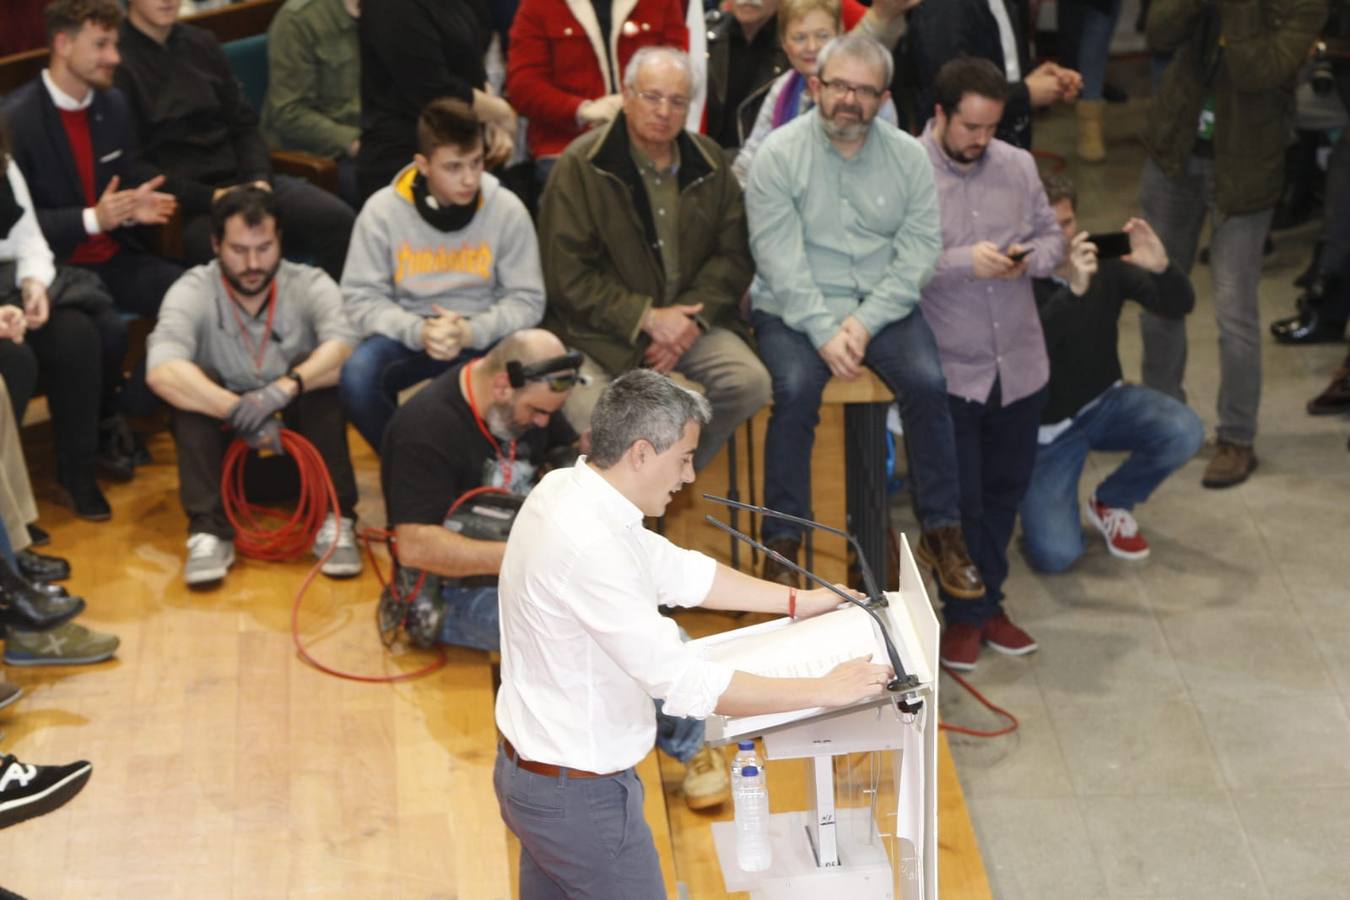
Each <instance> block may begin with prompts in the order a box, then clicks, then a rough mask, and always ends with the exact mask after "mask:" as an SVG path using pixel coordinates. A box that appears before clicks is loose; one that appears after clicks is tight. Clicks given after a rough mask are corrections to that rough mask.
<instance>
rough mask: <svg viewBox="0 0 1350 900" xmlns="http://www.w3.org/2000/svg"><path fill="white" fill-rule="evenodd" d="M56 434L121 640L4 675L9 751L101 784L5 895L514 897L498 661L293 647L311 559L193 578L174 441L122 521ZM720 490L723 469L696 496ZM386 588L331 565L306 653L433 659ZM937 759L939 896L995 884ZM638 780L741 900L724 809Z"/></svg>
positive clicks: (0, 874)
mask: <svg viewBox="0 0 1350 900" xmlns="http://www.w3.org/2000/svg"><path fill="white" fill-rule="evenodd" d="M826 412H827V416H828V414H829V413H830V412H831V411H830V410H827V411H826ZM828 424H829V423H828V421H827V425H828ZM760 428H761V429H762V423H761V424H760ZM48 441H49V437H48V435H47V432H46V429H45V426H38V427H37V428H35V429H34V428H30V429H29V430H28V432H27V434H26V436H25V443H26V446H27V447H28V455H29V463H30V468H31V469H32V470H33V473H34V482H35V486H36V488H37V490H38V494H39V500H40V506H41V513H42V516H41V522H42V524H43V525H44V526H45V527H46V528H47V529H48V530H49V531H50V532H51V533H52V535H53V538H54V540H53V544H52V546H50V547H49V548H47V550H48V551H49V552H53V553H59V554H61V555H64V556H66V557H68V558H69V559H70V560H71V561H72V562H73V563H74V567H75V574H74V576H73V578H72V579H71V581H70V582H69V586H70V587H71V588H72V590H73V591H74V592H76V593H79V594H82V595H84V596H85V597H86V598H87V599H88V601H89V610H88V612H87V613H86V614H85V615H84V616H83V617H82V619H81V621H82V622H83V623H84V624H86V625H88V626H90V627H93V628H97V629H100V630H107V631H112V632H115V633H116V634H118V635H119V636H120V637H121V639H122V647H121V651H120V652H119V654H118V657H117V659H116V660H115V661H112V662H109V663H105V664H102V665H98V666H90V667H82V668H49V669H18V668H9V669H7V670H6V673H5V677H7V678H8V679H9V680H11V681H15V682H17V683H19V684H21V685H23V687H24V689H25V692H26V696H25V698H24V699H22V700H20V701H19V702H18V703H17V704H15V705H13V706H11V707H9V708H8V709H6V710H4V711H0V730H3V732H4V736H3V740H2V741H0V747H2V748H3V750H4V752H9V753H14V754H16V755H18V756H19V757H20V758H21V759H23V760H24V761H30V762H38V763H57V762H67V761H70V760H73V759H80V758H83V759H88V760H90V761H92V762H93V764H94V775H93V778H92V779H91V781H90V782H89V785H88V786H87V787H86V788H85V790H84V792H83V793H82V794H81V795H80V796H79V797H77V798H76V799H75V800H74V801H73V802H71V803H70V804H68V805H67V806H66V807H64V808H62V809H61V810H59V811H57V812H55V813H52V814H49V815H47V816H44V817H41V818H38V819H34V820H32V821H30V822H26V823H24V824H22V825H19V826H16V827H14V828H11V829H8V830H6V831H5V832H4V833H3V835H0V885H3V886H4V887H5V888H7V889H9V890H11V891H14V892H17V893H19V894H21V895H24V896H26V897H30V898H33V900H39V898H41V900H49V898H90V897H98V898H114V897H119V898H120V897H127V898H146V897H155V898H159V897H192V898H208V897H240V898H246V897H247V898H252V897H280V896H305V897H334V898H337V897H343V898H348V897H362V898H366V897H410V898H411V897H418V898H423V897H425V898H433V897H447V898H449V897H459V898H474V900H476V898H506V897H510V896H512V894H513V891H514V885H513V882H514V877H515V876H514V859H515V856H514V854H515V853H516V852H518V851H517V850H516V849H515V848H514V847H513V846H512V843H513V842H512V840H511V839H510V837H509V835H508V833H507V832H506V830H505V828H504V827H503V826H502V824H501V821H500V819H499V818H498V813H497V807H496V800H495V798H494V796H493V792H492V784H491V768H492V761H493V754H494V750H495V732H494V727H493V709H492V691H493V686H492V685H493V681H492V678H493V673H492V668H491V665H490V664H489V661H488V659H487V656H486V655H485V654H482V653H477V652H472V651H464V650H453V651H451V652H449V653H448V654H447V661H446V665H445V667H444V668H442V669H440V670H439V671H437V672H435V673H434V674H432V675H429V676H427V677H425V678H422V679H419V680H416V681H413V682H409V683H403V684H398V685H392V686H391V685H368V684H360V683H355V682H350V681H343V680H340V679H337V678H333V677H330V676H328V675H324V674H321V673H319V672H317V671H315V670H314V669H311V668H309V667H307V666H305V665H303V664H302V663H300V662H299V661H298V659H297V658H296V654H295V652H294V648H293V646H292V643H291V636H290V616H291V606H292V600H293V594H294V591H295V590H296V588H297V587H298V585H299V583H300V580H301V578H302V577H303V575H304V573H305V572H306V571H307V569H308V566H307V565H306V564H305V563H303V562H297V563H290V564H260V563H255V562H251V561H247V560H241V561H240V562H239V563H237V564H236V566H235V568H234V570H233V571H232V572H231V574H230V576H229V579H228V580H227V582H226V584H225V585H224V587H222V588H220V589H218V590H215V591H211V592H205V593H194V592H189V591H188V590H187V589H186V588H185V587H184V586H183V584H182V580H181V575H180V570H181V566H182V560H183V556H184V552H185V548H184V540H185V538H186V534H185V519H184V516H183V514H182V511H181V508H180V506H179V503H178V498H177V491H176V484H177V481H176V472H175V469H174V466H173V464H172V459H173V446H172V442H171V441H170V439H169V437H168V435H167V433H165V432H163V431H162V430H161V431H158V432H156V433H154V434H153V435H152V437H151V442H150V447H151V452H152V454H153V455H154V457H155V460H156V462H155V463H154V464H153V465H151V466H148V467H145V468H143V469H141V470H140V472H139V473H138V476H137V478H136V480H135V481H134V482H132V483H131V484H127V485H110V486H108V487H107V493H108V496H109V499H110V501H111V503H112V505H113V508H114V518H113V520H112V521H111V522H108V523H104V524H101V525H95V524H90V523H86V522H82V521H80V520H77V519H75V518H74V517H73V516H72V515H71V514H70V513H69V512H68V511H67V510H66V509H65V508H64V507H61V506H59V505H57V504H56V503H55V502H54V501H55V499H56V498H55V496H54V495H53V494H52V493H51V489H50V485H51V484H52V471H51V468H52V466H51V462H50V458H51V457H50V444H49V442H48ZM351 446H352V448H353V451H354V452H356V454H357V455H356V463H357V471H358V479H359V481H360V488H361V498H362V499H361V508H360V512H361V515H362V518H363V521H364V522H369V523H382V522H383V518H384V517H383V508H382V503H381V502H380V498H379V490H378V484H377V481H376V479H377V465H376V462H375V460H374V458H373V457H372V456H371V455H370V454H369V453H368V452H366V451H365V448H364V445H363V444H362V443H361V441H360V439H359V438H358V437H357V436H356V435H355V433H354V432H353V433H352V436H351ZM823 450H824V452H823V454H822V455H823V456H825V457H826V458H827V459H829V458H830V456H831V454H833V457H832V465H831V466H830V467H827V468H831V469H832V471H833V472H835V473H836V475H835V476H834V478H835V480H834V483H833V484H829V483H818V488H819V490H818V492H817V494H818V496H819V497H820V498H821V500H820V505H819V508H818V513H819V514H820V515H821V517H822V518H826V519H832V521H836V522H841V521H842V495H843V490H842V482H841V481H839V480H838V475H839V474H841V469H840V467H841V463H840V462H839V460H840V459H841V458H842V452H841V451H840V450H839V449H838V448H834V449H832V450H831V449H829V448H823ZM358 451H359V452H358ZM821 477H822V476H818V481H819V480H820V478H821ZM826 477H828V476H826ZM725 485H726V475H725V466H724V465H723V464H722V463H721V462H720V461H719V462H718V463H715V464H714V466H713V467H710V469H709V471H708V472H707V473H705V474H704V477H703V479H702V482H701V483H700V484H699V485H698V487H699V488H701V489H707V490H713V491H716V492H719V493H720V492H722V490H723V489H724V488H725ZM743 489H748V485H747V486H746V487H745V488H743ZM691 500H692V498H691V499H687V500H684V501H682V507H681V509H680V510H678V511H676V512H674V513H672V515H671V516H670V517H669V519H668V528H669V533H670V534H671V536H672V537H673V538H674V539H675V540H677V541H680V542H684V543H688V544H691V545H694V546H703V547H706V548H708V549H710V550H711V551H713V552H716V553H718V554H719V555H720V556H722V557H724V558H725V556H726V555H727V549H726V543H725V541H723V540H722V539H721V538H719V537H717V536H716V533H715V532H712V530H711V528H710V527H708V526H706V525H703V524H701V520H700V518H699V516H700V515H701V506H702V501H698V502H691ZM819 552H820V553H821V554H822V556H821V557H820V558H819V559H818V560H817V563H818V567H819V568H820V569H822V570H824V571H828V572H830V574H831V575H832V576H833V577H841V576H842V567H843V556H842V548H831V547H829V546H828V545H826V546H824V547H822V548H821V550H820V551H819ZM832 566H833V567H834V570H833V571H831V567H832ZM376 593H377V587H376V582H375V578H374V576H373V574H371V573H370V572H369V570H368V571H367V573H366V574H365V575H363V576H362V577H361V578H360V579H357V580H354V581H348V582H334V581H329V580H326V579H322V578H320V579H319V580H318V581H316V582H315V584H314V586H313V588H312V589H311V590H310V591H309V593H308V595H307V596H306V597H305V598H304V602H303V606H302V610H301V613H300V617H299V621H300V626H301V630H302V632H303V634H304V637H305V641H306V643H307V644H309V645H310V646H311V647H312V650H313V652H314V653H315V654H317V655H318V656H319V657H320V658H321V659H322V660H323V661H325V662H326V663H328V664H331V665H335V666H338V667H340V668H344V669H348V670H353V671H358V672H363V673H368V674H381V673H397V672H402V671H409V670H412V669H415V668H417V667H420V666H422V665H424V664H426V663H427V662H428V661H429V660H430V659H432V657H430V656H428V655H425V654H405V655H402V656H398V657H390V656H388V655H386V654H385V652H384V651H383V648H382V647H381V646H380V644H379V642H378V640H377V637H376V632H375V627H374V600H375V596H376ZM684 624H685V625H686V627H687V628H689V630H690V631H691V632H695V633H706V632H708V631H709V630H713V629H719V628H725V627H734V626H735V625H736V624H737V623H736V622H735V621H734V620H731V619H729V618H727V617H723V616H718V615H716V614H711V613H702V612H696V613H694V614H693V615H692V616H690V617H688V618H687V619H686V620H684ZM943 748H944V749H943V754H944V755H943V758H942V767H941V771H942V780H941V789H940V790H941V805H942V808H941V813H940V816H941V831H942V835H941V880H942V885H943V890H942V894H943V896H944V897H946V898H984V897H988V896H989V891H988V886H987V881H986V879H985V874H984V869H983V865H982V863H981V861H980V855H979V851H978V848H977V847H976V844H975V839H974V835H973V832H972V830H971V827H970V823H969V820H968V818H967V816H966V812H965V806H964V803H963V802H962V799H961V792H960V786H959V784H958V783H957V780H956V777H955V774H954V771H953V769H952V766H951V762H950V758H949V757H948V756H947V755H946V750H945V743H944V745H943ZM791 765H792V764H782V765H780V766H776V767H771V769H770V771H771V772H772V774H771V776H770V777H771V779H772V788H773V796H774V806H775V808H789V807H788V804H790V803H791V802H792V799H793V797H794V796H796V795H799V794H800V791H801V787H800V785H799V784H798V785H795V786H794V775H793V773H792V771H791V769H790V768H789V767H790V766H791ZM640 772H641V775H642V777H643V779H644V782H645V783H646V785H647V787H648V798H647V801H648V803H647V813H648V819H649V821H650V822H651V824H652V827H653V831H654V833H655V834H656V837H657V842H658V847H659V849H660V850H661V856H662V862H663V865H664V866H665V869H666V873H667V883H668V885H669V886H670V887H671V889H672V891H673V890H674V886H675V882H676V880H677V879H678V881H680V882H682V883H684V884H685V885H686V887H687V889H688V895H689V896H690V897H692V898H696V900H698V898H713V897H723V896H744V895H727V894H726V893H725V892H724V891H723V890H722V881H721V876H720V873H719V872H718V870H717V864H716V857H715V855H714V854H713V853H712V850H711V832H710V829H709V822H710V821H712V820H714V819H717V818H726V817H729V816H730V810H729V809H727V810H723V811H721V812H720V813H719V814H718V815H705V814H695V813H692V812H690V811H689V810H688V809H686V808H685V806H684V803H683V801H682V799H681V798H680V797H679V795H678V787H679V779H680V775H681V768H680V766H679V765H678V764H677V763H675V762H674V761H673V760H671V759H669V758H665V757H661V756H660V755H659V754H657V753H653V755H652V756H651V757H649V758H648V759H647V760H646V761H645V762H644V763H643V765H642V767H641V769H640ZM804 805H805V804H804V802H803V803H801V804H799V808H801V807H804ZM672 896H673V894H672Z"/></svg>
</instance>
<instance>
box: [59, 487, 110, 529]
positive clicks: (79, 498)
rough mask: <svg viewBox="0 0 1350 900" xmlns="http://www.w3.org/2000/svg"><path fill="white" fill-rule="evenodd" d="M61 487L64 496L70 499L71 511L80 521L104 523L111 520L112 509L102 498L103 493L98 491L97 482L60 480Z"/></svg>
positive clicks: (105, 499)
mask: <svg viewBox="0 0 1350 900" xmlns="http://www.w3.org/2000/svg"><path fill="white" fill-rule="evenodd" d="M61 486H62V487H63V488H65V489H66V494H67V495H68V496H69V498H70V507H71V509H73V510H75V515H77V516H79V517H80V518H81V519H88V520H89V521H91V522H106V521H107V520H108V519H111V518H112V507H111V506H109V505H108V498H106V497H104V496H103V491H101V490H99V487H98V482H96V481H95V480H94V479H92V478H90V479H89V480H88V481H78V482H76V481H69V482H68V481H65V480H62V481H61Z"/></svg>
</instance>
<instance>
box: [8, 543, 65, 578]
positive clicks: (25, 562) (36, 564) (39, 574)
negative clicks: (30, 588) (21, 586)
mask: <svg viewBox="0 0 1350 900" xmlns="http://www.w3.org/2000/svg"><path fill="white" fill-rule="evenodd" d="M14 559H15V560H16V561H17V562H18V563H19V574H20V575H22V576H23V577H24V578H26V579H27V580H29V581H65V580H66V579H67V578H69V577H70V563H68V562H66V561H65V560H64V559H62V558H61V557H59V556H46V555H44V554H41V553H34V552H33V551H32V550H20V551H19V552H18V553H15V554H14Z"/></svg>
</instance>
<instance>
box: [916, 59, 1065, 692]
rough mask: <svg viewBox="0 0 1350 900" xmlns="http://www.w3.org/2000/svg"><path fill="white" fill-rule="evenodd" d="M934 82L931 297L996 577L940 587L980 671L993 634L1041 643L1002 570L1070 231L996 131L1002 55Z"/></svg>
mask: <svg viewBox="0 0 1350 900" xmlns="http://www.w3.org/2000/svg"><path fill="white" fill-rule="evenodd" d="M934 90H935V92H936V95H937V102H936V109H935V115H934V118H933V119H932V120H931V121H930V122H929V123H928V127H927V128H926V129H925V130H924V133H923V137H922V141H923V146H924V149H925V150H927V151H928V158H929V161H930V163H931V165H932V167H933V173H934V176H935V178H936V180H937V187H938V200H939V207H940V208H941V211H942V255H941V256H940V257H939V258H938V264H937V271H936V272H935V273H934V274H933V278H932V280H931V281H929V282H928V285H927V287H925V288H924V290H923V303H922V309H923V314H924V316H925V318H927V320H928V322H929V323H930V324H931V325H932V326H933V334H934V336H936V338H937V343H938V349H939V351H940V353H941V357H942V371H943V374H945V375H946V377H947V391H948V397H947V399H948V404H949V407H950V409H951V416H952V424H953V426H954V427H955V429H956V458H957V465H958V467H959V470H960V479H961V525H962V529H963V530H964V532H965V537H966V545H967V546H968V547H969V548H970V555H971V557H972V558H973V559H974V560H975V564H976V565H977V566H979V568H980V576H981V577H982V578H983V579H984V585H985V588H986V593H985V596H984V597H983V598H982V599H980V600H976V601H973V602H972V601H964V602H952V601H953V600H959V598H956V597H954V596H953V595H952V594H951V592H949V591H947V590H946V589H945V588H942V587H940V589H939V594H940V595H941V598H942V603H943V617H944V619H945V620H946V625H947V630H946V632H945V633H944V634H943V636H942V654H941V655H942V662H943V663H944V664H945V665H948V666H950V667H951V668H954V669H960V670H962V671H967V670H970V669H973V668H975V661H976V659H977V657H978V656H979V652H980V645H981V643H984V644H987V645H988V646H989V647H991V648H992V649H994V650H997V651H998V652H1000V653H1007V654H1011V655H1021V654H1024V653H1030V652H1032V651H1033V650H1035V649H1036V642H1035V640H1033V639H1032V637H1031V635H1029V634H1027V633H1026V632H1025V631H1023V630H1022V629H1021V628H1018V627H1017V626H1016V625H1014V624H1013V623H1012V621H1011V620H1010V619H1009V618H1008V616H1007V615H1006V614H1005V613H1004V612H1003V581H1004V579H1005V578H1007V575H1008V541H1009V540H1010V539H1011V538H1012V530H1013V523H1014V522H1015V521H1016V519H1017V507H1018V504H1020V503H1021V501H1022V495H1023V494H1024V493H1026V489H1027V484H1028V483H1029V482H1030V480H1031V472H1032V468H1033V467H1034V465H1035V462H1036V435H1037V431H1038V428H1039V426H1040V418H1041V408H1042V407H1043V406H1044V405H1045V396H1046V383H1047V382H1048V381H1049V378H1050V363H1049V360H1048V358H1047V357H1046V353H1045V340H1044V338H1043V337H1042V335H1041V323H1040V319H1039V317H1038V316H1037V313H1036V300H1035V297H1034V296H1033V293H1032V287H1031V279H1032V278H1048V277H1050V275H1051V273H1053V272H1054V271H1055V267H1056V266H1058V265H1059V263H1060V261H1061V260H1062V259H1063V258H1064V235H1063V234H1061V233H1060V230H1059V225H1058V223H1057V222H1056V220H1055V214H1054V212H1053V211H1052V210H1051V209H1050V204H1049V202H1048V201H1047V200H1046V197H1045V189H1044V188H1043V187H1042V186H1041V178H1040V175H1039V173H1038V172H1037V171H1036V162H1035V160H1034V159H1032V157H1031V154H1030V153H1029V152H1027V151H1026V150H1021V149H1018V148H1017V147H1014V146H1012V145H1011V144H1007V143H1004V142H1003V141H1001V140H998V139H997V138H995V137H994V133H995V131H996V130H997V129H998V126H999V120H1000V119H1001V118H1002V116H1003V108H1004V104H1005V103H1006V101H1007V98H1008V83H1007V80H1006V79H1005V78H1004V77H1003V73H1002V72H1000V71H999V70H998V67H997V66H995V65H994V64H993V63H991V62H990V61H989V60H987V59H976V58H974V57H963V58H961V59H956V60H952V61H951V62H949V63H947V64H946V65H944V66H943V67H942V68H941V69H940V70H939V71H938V74H937V78H936V79H935V81H934Z"/></svg>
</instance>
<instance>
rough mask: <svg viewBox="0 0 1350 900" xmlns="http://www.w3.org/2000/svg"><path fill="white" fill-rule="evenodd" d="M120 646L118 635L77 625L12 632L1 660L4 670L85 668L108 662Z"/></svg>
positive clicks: (13, 629) (73, 623)
mask: <svg viewBox="0 0 1350 900" xmlns="http://www.w3.org/2000/svg"><path fill="white" fill-rule="evenodd" d="M120 643H121V641H119V640H118V639H117V635H115V634H105V633H103V632H101V631H91V630H90V629H88V628H85V627H84V626H83V625H81V624H79V623H78V622H67V623H66V624H65V625H62V626H61V627H60V628H53V629H51V630H49V631H19V630H18V629H16V628H11V629H10V630H9V635H8V636H7V637H6V638H5V656H4V659H5V665H7V666H87V665H89V664H91V663H97V662H103V661H104V660H105V659H111V658H112V656H113V654H114V653H116V652H117V646H118V644H120Z"/></svg>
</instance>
